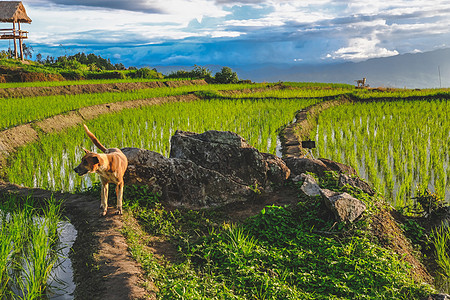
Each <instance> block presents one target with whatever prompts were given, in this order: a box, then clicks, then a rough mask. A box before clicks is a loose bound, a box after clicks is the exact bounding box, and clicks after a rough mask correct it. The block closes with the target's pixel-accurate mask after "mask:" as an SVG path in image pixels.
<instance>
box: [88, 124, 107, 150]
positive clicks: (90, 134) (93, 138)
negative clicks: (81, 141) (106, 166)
mask: <svg viewBox="0 0 450 300" xmlns="http://www.w3.org/2000/svg"><path fill="white" fill-rule="evenodd" d="M83 126H84V130H85V131H86V134H87V135H88V137H89V138H90V139H91V141H92V142H93V143H94V145H95V146H97V148H98V149H100V150H101V151H102V152H105V153H106V147H105V146H103V145H102V143H100V142H99V141H98V139H97V138H96V137H95V135H94V134H93V133H92V132H90V131H89V129H88V128H87V126H86V125H85V124H83Z"/></svg>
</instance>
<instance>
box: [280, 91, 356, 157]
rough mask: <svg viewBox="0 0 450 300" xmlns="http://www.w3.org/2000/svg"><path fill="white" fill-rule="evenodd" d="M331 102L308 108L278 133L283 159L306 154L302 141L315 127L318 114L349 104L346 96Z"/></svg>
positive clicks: (340, 96)
mask: <svg viewBox="0 0 450 300" xmlns="http://www.w3.org/2000/svg"><path fill="white" fill-rule="evenodd" d="M333 98H334V99H333V100H329V101H322V102H319V103H317V104H314V105H311V106H308V107H306V108H304V109H302V110H300V111H298V112H297V113H296V115H295V122H293V123H292V124H289V125H288V126H286V127H285V128H284V129H283V130H282V131H281V133H280V140H281V145H282V147H281V152H282V155H283V157H300V156H303V155H305V154H306V150H305V149H303V148H302V143H301V142H302V141H304V140H307V139H308V136H309V134H310V132H311V131H312V130H313V128H315V127H316V126H317V119H318V117H319V115H320V113H321V112H322V111H324V110H326V109H328V108H331V107H334V106H338V105H341V104H344V103H349V102H351V101H352V100H351V99H350V98H348V96H347V95H338V96H337V97H333Z"/></svg>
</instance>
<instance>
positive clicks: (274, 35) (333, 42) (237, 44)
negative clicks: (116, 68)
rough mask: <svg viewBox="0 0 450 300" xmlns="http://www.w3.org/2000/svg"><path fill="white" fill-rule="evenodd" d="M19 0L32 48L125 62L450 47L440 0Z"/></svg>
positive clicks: (362, 54) (379, 53) (359, 57)
mask: <svg viewBox="0 0 450 300" xmlns="http://www.w3.org/2000/svg"><path fill="white" fill-rule="evenodd" d="M23 3H24V5H25V7H26V9H27V13H28V15H29V16H30V18H31V19H32V20H33V22H32V23H31V24H30V25H23V27H22V28H23V29H24V30H28V31H29V32H30V33H29V40H28V41H27V42H26V43H28V44H30V45H32V46H33V48H34V50H35V54H36V53H41V54H43V56H44V57H45V56H46V55H52V56H60V55H64V54H68V55H71V54H75V53H77V52H86V53H90V52H93V53H95V54H98V55H101V56H102V57H106V58H110V59H111V60H112V61H113V62H122V63H124V64H125V65H126V66H130V65H134V66H144V65H148V66H159V65H176V66H180V65H186V66H192V65H194V64H197V65H209V64H214V65H227V66H231V67H233V66H243V65H258V64H278V65H301V64H326V63H334V62H342V61H363V60H367V59H369V58H376V57H387V56H393V55H397V54H404V53H415V52H426V51H432V50H436V49H440V48H448V47H450V1H448V0H430V1H424V0H420V1H417V0H389V1H386V0H383V1H379V0H371V1H342V0H338V1H327V0H295V1H294V0H283V1H281V0H280V1H274V0H270V1H269V0H263V1H256V0H242V1H234V0H188V1H187V0H183V1H182V0H126V1H122V0H92V1H90V0H28V1H26V0H25V1H23ZM3 27H5V28H6V27H7V25H6V24H4V26H3ZM3 27H2V28H3ZM7 46H8V45H7V42H1V43H0V49H5V48H7Z"/></svg>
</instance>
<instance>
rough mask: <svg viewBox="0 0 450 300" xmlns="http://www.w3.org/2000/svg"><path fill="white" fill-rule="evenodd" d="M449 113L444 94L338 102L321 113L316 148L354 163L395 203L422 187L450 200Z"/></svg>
mask: <svg viewBox="0 0 450 300" xmlns="http://www.w3.org/2000/svg"><path fill="white" fill-rule="evenodd" d="M449 114H450V102H449V101H448V100H446V99H436V100H432V101H430V100H414V101H407V100H402V99H401V98H398V99H397V100H395V101H379V102H376V101H373V102H360V103H352V104H346V105H341V106H337V107H334V108H331V109H329V110H326V111H324V112H323V113H322V114H321V115H320V117H319V124H318V126H317V129H316V131H315V132H313V133H312V134H311V138H312V139H314V140H316V141H317V145H318V147H317V149H315V152H314V153H315V155H316V156H318V157H327V158H330V159H332V160H336V161H340V162H342V163H346V164H349V165H351V166H353V167H354V168H355V169H356V170H357V171H358V173H359V174H360V176H362V177H363V178H365V179H366V180H367V181H368V182H370V183H371V184H373V185H374V187H375V188H376V189H377V190H378V191H379V192H380V193H381V194H382V195H384V196H385V197H386V198H388V199H389V200H390V202H391V203H392V204H393V205H395V206H397V207H402V206H405V205H410V204H412V198H413V197H414V196H416V192H417V190H424V189H429V190H430V191H432V192H433V193H437V194H438V195H439V196H440V197H442V198H445V199H446V200H447V201H449V200H450V184H449V183H450V166H449V155H450V154H449V150H450V143H449V140H450V121H449V120H450V119H449Z"/></svg>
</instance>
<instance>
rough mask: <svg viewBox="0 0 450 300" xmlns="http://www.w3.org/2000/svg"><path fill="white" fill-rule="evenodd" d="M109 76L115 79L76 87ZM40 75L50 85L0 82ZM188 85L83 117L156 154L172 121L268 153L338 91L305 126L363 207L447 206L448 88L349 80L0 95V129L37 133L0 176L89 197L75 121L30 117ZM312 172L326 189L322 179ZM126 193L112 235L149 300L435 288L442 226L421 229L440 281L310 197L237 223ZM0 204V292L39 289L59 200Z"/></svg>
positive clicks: (91, 183) (392, 293) (55, 244)
mask: <svg viewBox="0 0 450 300" xmlns="http://www.w3.org/2000/svg"><path fill="white" fill-rule="evenodd" d="M111 82H122V81H119V80H110V81H107V82H103V81H101V82H100V81H86V82H82V84H97V83H111ZM130 82H131V81H130ZM78 83H80V82H78ZM66 84H75V85H76V84H77V82H66ZM52 85H55V86H56V85H60V83H48V84H46V83H30V84H23V85H21V84H3V85H1V84H0V88H12V87H14V88H20V87H23V86H40V87H46V86H47V87H50V86H52ZM191 93H195V94H196V95H197V96H198V99H199V100H196V101H191V102H170V103H164V104H158V105H151V106H145V107H139V108H130V109H124V110H121V111H119V112H115V113H108V114H103V115H98V116H97V117H96V118H94V119H90V120H86V122H85V123H86V124H87V126H88V127H89V129H90V130H91V131H92V132H93V133H94V134H95V135H96V136H97V137H98V138H99V139H100V141H101V142H102V143H103V144H104V145H105V146H106V147H118V148H122V147H137V148H145V149H148V150H152V151H156V152H159V153H161V154H163V155H165V156H168V154H169V152H170V142H169V141H170V137H171V136H172V135H173V134H174V133H175V131H176V130H182V131H193V132H199V133H201V132H204V131H207V130H223V131H233V132H236V133H238V134H239V135H241V136H242V137H244V138H245V139H246V140H247V141H248V142H249V144H251V145H253V146H254V147H256V148H257V149H258V150H260V151H262V152H267V153H272V154H275V155H278V156H281V152H280V139H279V133H280V132H281V130H282V129H283V128H284V127H285V126H286V125H288V124H290V123H291V122H294V121H295V119H294V116H295V115H296V113H297V112H298V111H299V110H301V109H303V108H306V107H308V106H311V105H314V104H317V103H319V102H323V101H328V100H330V99H341V98H346V99H350V100H351V101H350V102H348V103H346V104H342V105H339V106H336V107H333V108H329V109H326V110H324V111H323V112H321V113H320V115H319V117H318V126H317V128H315V129H314V130H313V131H312V132H311V134H310V137H311V139H313V140H315V141H316V145H317V148H316V149H315V150H314V156H316V157H323V158H328V159H332V160H335V161H338V162H341V163H345V164H348V165H351V166H353V167H354V168H355V169H356V170H357V171H358V173H359V175H360V176H361V177H362V178H364V179H366V180H367V181H368V182H369V183H370V184H371V185H372V186H373V187H375V189H376V190H377V192H378V194H377V195H375V196H374V197H372V198H370V197H368V196H367V197H366V198H364V200H367V201H368V203H369V205H368V206H369V210H370V213H374V211H376V208H375V205H374V204H373V203H372V202H370V201H378V199H381V198H385V199H386V200H387V201H388V202H389V203H390V204H392V205H393V206H395V207H396V208H402V207H405V206H409V205H411V204H412V203H413V202H414V197H415V196H416V195H417V194H416V190H417V188H420V189H422V190H423V189H429V190H430V191H432V192H434V193H436V194H437V195H438V197H441V198H442V199H446V200H447V203H449V198H450V189H449V183H450V166H449V164H450V157H449V147H450V146H449V145H450V143H449V140H450V123H449V118H448V117H449V112H450V105H449V100H448V99H449V98H450V97H449V95H450V93H449V91H448V90H422V91H412V90H387V91H380V90H356V89H355V88H354V87H353V86H350V85H342V84H322V83H295V82H289V83H284V84H280V83H278V84H266V83H265V84H228V85H199V86H182V87H176V88H175V87H161V88H152V89H142V90H133V91H127V92H114V93H98V94H79V95H65V96H36V97H24V98H14V99H13V98H11V99H8V98H5V99H0V102H1V103H2V110H1V111H0V128H1V130H8V129H11V128H13V127H16V126H18V125H22V124H30V126H31V127H32V128H33V129H34V130H36V132H37V135H38V139H37V141H35V142H32V143H29V144H27V145H24V146H21V147H19V148H18V149H15V151H14V152H13V153H11V155H10V156H9V157H8V158H7V162H6V165H4V166H3V169H1V170H0V171H1V172H2V173H1V174H0V175H1V176H2V177H3V179H4V180H7V181H9V182H12V183H15V184H18V185H21V186H24V187H39V188H43V189H46V190H50V191H56V192H59V191H67V192H71V193H74V194H76V195H84V194H87V193H90V192H92V191H94V192H95V193H96V195H98V190H96V189H97V188H98V185H96V183H97V182H98V181H99V178H98V176H96V175H89V176H85V177H82V178H80V177H78V176H77V175H76V174H75V172H73V168H74V167H75V166H76V165H77V164H78V163H79V161H80V158H81V157H82V155H83V153H84V152H83V150H82V148H83V147H84V148H87V149H91V150H92V151H95V152H98V149H95V147H94V146H93V145H92V142H91V141H90V140H89V139H88V138H87V137H86V135H85V132H84V130H83V128H82V126H81V124H78V125H75V126H73V127H69V128H67V129H64V130H62V131H60V132H55V133H52V134H47V133H45V132H44V131H43V130H41V129H40V128H39V126H38V123H37V122H36V121H39V120H42V119H45V118H49V117H53V116H56V115H59V114H67V113H69V112H71V111H72V110H76V109H79V108H83V107H88V106H92V105H97V104H105V103H115V102H125V101H132V100H139V99H148V98H156V97H167V96H175V95H187V94H191ZM0 147H1V144H0ZM0 150H1V149H0ZM320 180H323V182H321V183H324V184H325V185H327V187H330V188H336V189H337V188H338V187H337V182H333V180H332V179H330V178H325V179H320ZM290 188H297V187H292V186H290ZM296 191H297V192H298V193H299V190H296ZM134 192H135V193H134V194H133V190H131V192H130V191H129V190H128V191H126V195H125V196H124V199H125V205H126V211H127V213H126V214H125V215H124V217H123V222H124V223H126V224H125V225H124V228H123V229H121V230H122V231H121V233H123V234H124V235H125V236H126V238H127V243H128V244H129V248H128V250H129V251H130V253H131V254H132V255H133V257H134V259H136V261H138V262H139V263H140V265H141V266H142V270H143V273H144V275H145V278H147V279H148V280H149V281H151V282H152V284H153V283H154V284H155V285H156V287H157V289H158V291H157V292H155V293H156V295H157V298H158V299H356V298H358V299H421V298H422V297H424V296H425V295H428V294H429V293H431V292H434V291H437V290H438V289H440V290H441V291H447V292H448V278H450V273H449V268H448V266H449V265H450V260H449V258H448V252H449V249H448V241H449V237H450V235H449V230H448V228H449V227H448V226H447V227H445V226H443V227H441V228H442V229H439V230H441V231H438V230H437V229H436V230H435V231H433V233H432V234H431V235H430V236H429V237H427V238H428V242H429V243H434V248H435V249H436V257H438V259H437V265H438V266H439V270H437V271H436V274H439V278H440V280H441V281H440V282H441V283H440V286H439V287H438V286H437V284H436V287H437V288H436V289H435V288H434V287H432V285H431V283H430V282H423V281H420V282H417V281H416V279H414V276H412V275H411V274H413V273H414V272H415V271H416V270H415V269H413V268H414V267H413V266H411V265H410V264H409V263H406V262H405V261H404V257H403V256H402V255H399V254H398V253H395V252H394V251H393V250H392V249H390V248H389V247H384V245H380V244H378V243H377V242H376V241H375V239H374V238H373V236H370V233H368V227H369V226H368V224H367V222H368V221H367V220H362V221H358V223H356V224H352V225H346V224H341V225H336V223H335V222H334V220H331V219H326V218H324V216H323V215H324V214H323V210H324V208H323V205H322V204H321V202H320V201H315V199H316V198H314V199H313V198H311V199H310V198H308V199H306V198H305V197H303V198H302V197H297V196H293V197H294V198H295V197H297V198H295V201H296V202H295V203H296V204H294V205H291V206H289V207H288V206H276V205H272V206H268V207H266V208H264V209H262V211H260V212H258V213H257V214H255V215H253V216H252V217H249V218H247V219H246V220H245V221H243V222H242V224H241V223H237V224H231V223H228V222H227V221H224V220H222V219H221V218H222V215H221V213H222V212H220V211H184V210H178V209H176V210H166V209H164V207H163V204H162V203H159V201H158V199H157V197H156V196H155V195H148V194H146V193H145V190H144V191H143V192H142V191H140V190H139V191H138V192H136V191H134ZM360 195H361V194H359V193H356V192H355V194H354V196H360ZM0 200H1V201H0V219H1V220H0V228H1V232H0V238H1V241H2V243H1V246H0V298H2V299H3V298H5V299H45V298H50V299H51V298H52V297H53V296H52V292H51V291H52V289H51V286H52V285H53V281H52V274H53V273H52V270H54V267H55V265H58V260H59V259H60V258H61V254H60V253H61V251H60V250H61V242H60V232H61V230H60V226H61V225H60V221H61V219H62V217H61V211H60V206H59V205H60V204H59V203H57V202H55V201H49V203H48V205H45V207H46V208H45V209H37V208H35V207H36V205H35V204H33V203H31V202H27V201H32V200H31V198H30V200H21V201H17V199H15V198H7V197H4V196H2V195H0ZM14 203H25V204H24V205H19V206H16V205H15V204H14ZM372 210H373V211H372ZM129 218H130V219H132V221H131V222H129V220H127V219H129ZM130 224H131V225H130ZM136 224H139V226H140V227H138V228H139V230H137V229H136V227H135V226H137V225H136ZM414 228H415V229H416V230H417V231H415V236H414V237H415V238H424V237H423V234H422V235H420V236H419V233H418V232H421V231H420V230H421V229H420V227H417V226H416V227H414ZM417 228H418V229H417ZM141 230H142V231H141ZM149 237H151V238H150V239H151V241H150V239H149ZM424 239H425V238H424ZM158 240H161V241H162V243H163V244H164V245H166V246H167V248H169V249H171V251H172V252H175V253H176V254H174V255H175V256H176V259H175V260H172V261H171V260H170V259H166V258H165V257H164V256H161V257H160V256H157V255H155V254H154V253H152V252H151V251H148V248H149V245H150V244H151V243H152V242H155V241H158ZM430 240H431V241H432V242H430ZM168 253H169V254H170V253H171V252H170V251H168ZM93 257H94V258H95V255H93ZM94 271H95V270H94ZM94 271H93V272H94ZM442 282H443V283H442ZM75 294H76V293H75ZM69 298H70V297H69Z"/></svg>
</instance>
